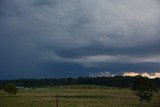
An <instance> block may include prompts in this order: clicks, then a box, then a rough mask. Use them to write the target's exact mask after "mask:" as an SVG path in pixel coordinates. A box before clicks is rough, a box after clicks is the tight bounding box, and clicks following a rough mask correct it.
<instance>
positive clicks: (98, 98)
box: [0, 85, 160, 107]
mask: <svg viewBox="0 0 160 107" xmlns="http://www.w3.org/2000/svg"><path fill="white" fill-rule="evenodd" d="M57 93H58V95H59V107H138V106H139V99H138V97H137V96H135V95H134V92H132V91H131V90H130V89H129V88H113V87H105V86H93V85H80V86H55V87H46V88H38V89H19V90H18V93H17V94H16V95H12V96H9V95H8V94H6V93H5V92H3V91H2V90H1V91H0V107H56V94H57ZM142 107H160V93H158V94H157V93H156V94H154V97H153V100H152V101H151V103H143V105H142Z"/></svg>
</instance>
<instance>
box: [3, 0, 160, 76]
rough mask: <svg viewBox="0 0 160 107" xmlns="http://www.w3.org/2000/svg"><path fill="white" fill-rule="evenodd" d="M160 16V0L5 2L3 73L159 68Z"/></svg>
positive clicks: (150, 69)
mask: <svg viewBox="0 0 160 107" xmlns="http://www.w3.org/2000/svg"><path fill="white" fill-rule="evenodd" d="M159 17H160V2H159V0H134V1H133V0H132V1H131V0H121V1H117V0H67V1H66V0H45V1H44V0H0V59H1V60H0V77H1V78H4V79H5V78H34V77H35V78H39V77H48V76H52V75H53V76H65V75H66V74H68V76H69V75H71V76H75V75H76V72H77V76H83V75H87V74H89V73H90V72H94V71H96V72H100V71H101V70H102V69H103V70H107V71H108V70H110V71H109V72H114V73H121V72H123V70H132V69H134V70H137V72H138V71H140V70H142V69H145V70H147V71H148V72H155V71H158V70H159V66H158V65H159V63H160V51H159V48H160V36H159V35H160V30H159V29H160V19H159ZM149 64H150V65H152V67H147V65H149ZM122 65H123V66H122ZM113 66H114V68H113ZM120 66H121V67H120ZM62 68H64V69H62ZM64 74H65V75H64Z"/></svg>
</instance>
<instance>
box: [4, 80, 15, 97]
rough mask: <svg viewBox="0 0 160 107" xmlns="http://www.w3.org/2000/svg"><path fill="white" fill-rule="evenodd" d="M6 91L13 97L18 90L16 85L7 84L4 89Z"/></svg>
mask: <svg viewBox="0 0 160 107" xmlns="http://www.w3.org/2000/svg"><path fill="white" fill-rule="evenodd" d="M4 91H5V92H7V93H8V94H9V95H12V94H16V93H17V88H16V86H15V84H13V83H9V84H6V86H5V87H4Z"/></svg>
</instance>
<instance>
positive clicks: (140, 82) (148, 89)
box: [132, 75, 158, 105]
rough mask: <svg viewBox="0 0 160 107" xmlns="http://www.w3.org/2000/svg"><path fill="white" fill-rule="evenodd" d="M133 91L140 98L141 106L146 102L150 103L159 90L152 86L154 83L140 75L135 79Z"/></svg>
mask: <svg viewBox="0 0 160 107" xmlns="http://www.w3.org/2000/svg"><path fill="white" fill-rule="evenodd" d="M132 91H135V94H136V95H137V96H138V97H139V102H140V105H141V104H142V103H143V102H144V101H145V102H150V101H151V100H152V97H153V93H154V92H158V90H157V89H156V88H155V87H154V86H153V85H152V82H151V81H150V79H149V78H147V77H142V76H140V75H138V76H136V77H135V80H134V82H133V85H132Z"/></svg>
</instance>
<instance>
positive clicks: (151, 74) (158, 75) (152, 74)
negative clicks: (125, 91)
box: [123, 72, 160, 79]
mask: <svg viewBox="0 0 160 107" xmlns="http://www.w3.org/2000/svg"><path fill="white" fill-rule="evenodd" d="M137 75H141V76H143V77H148V78H150V79H154V78H160V72H155V73H148V72H143V73H136V72H124V73H123V76H131V77H134V76H137Z"/></svg>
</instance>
